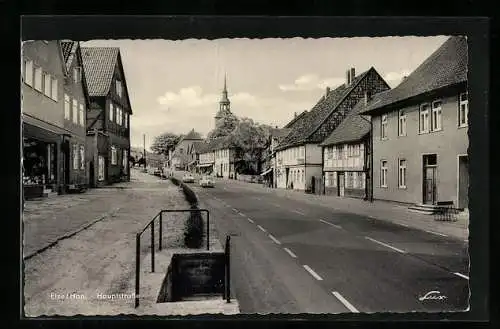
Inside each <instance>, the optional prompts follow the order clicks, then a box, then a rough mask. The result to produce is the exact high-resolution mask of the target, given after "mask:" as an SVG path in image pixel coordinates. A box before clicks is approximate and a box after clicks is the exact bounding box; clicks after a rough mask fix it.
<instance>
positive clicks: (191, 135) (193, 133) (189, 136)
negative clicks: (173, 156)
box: [180, 128, 203, 141]
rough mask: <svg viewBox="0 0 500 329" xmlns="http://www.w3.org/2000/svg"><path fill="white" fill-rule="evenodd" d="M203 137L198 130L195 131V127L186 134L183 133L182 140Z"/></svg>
mask: <svg viewBox="0 0 500 329" xmlns="http://www.w3.org/2000/svg"><path fill="white" fill-rule="evenodd" d="M202 139H203V138H201V135H200V133H197V132H196V131H194V128H193V129H191V131H190V132H188V133H187V134H186V135H182V137H181V138H180V141H183V140H202Z"/></svg>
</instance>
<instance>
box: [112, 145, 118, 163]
mask: <svg viewBox="0 0 500 329" xmlns="http://www.w3.org/2000/svg"><path fill="white" fill-rule="evenodd" d="M117 160H118V159H117V153H116V146H111V164H112V165H116V163H117Z"/></svg>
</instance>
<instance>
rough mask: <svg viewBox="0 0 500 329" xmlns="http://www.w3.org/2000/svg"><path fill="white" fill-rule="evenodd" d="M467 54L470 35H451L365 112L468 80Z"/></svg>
mask: <svg viewBox="0 0 500 329" xmlns="http://www.w3.org/2000/svg"><path fill="white" fill-rule="evenodd" d="M467 57H468V55H467V40H466V38H465V37H462V36H453V37H450V38H449V39H448V40H446V41H445V43H443V45H442V46H441V47H439V48H438V49H437V50H436V51H435V52H434V53H432V54H431V55H430V56H429V57H428V58H427V59H426V60H425V61H424V62H423V63H422V64H420V66H418V67H417V68H416V69H415V70H414V71H413V72H412V73H411V74H410V75H409V76H408V77H407V78H406V79H404V80H403V81H402V82H401V83H400V84H399V85H398V86H396V87H395V88H394V89H391V90H390V91H389V92H387V93H385V95H384V97H382V98H380V99H379V100H378V101H372V102H370V104H369V106H368V107H367V108H366V109H365V111H364V113H368V112H371V111H374V110H377V109H382V108H383V107H386V106H387V105H391V104H394V103H396V102H399V101H403V100H406V99H409V98H412V97H415V96H418V95H421V94H425V93H427V92H430V91H432V90H436V89H439V88H443V87H447V86H451V85H455V84H458V83H462V82H466V81H467V59H468V58H467Z"/></svg>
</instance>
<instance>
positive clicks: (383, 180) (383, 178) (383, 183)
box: [380, 160, 387, 187]
mask: <svg viewBox="0 0 500 329" xmlns="http://www.w3.org/2000/svg"><path fill="white" fill-rule="evenodd" d="M380 186H381V187H387V161H386V160H382V161H381V165H380Z"/></svg>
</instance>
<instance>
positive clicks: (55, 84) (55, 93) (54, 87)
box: [51, 78, 58, 102]
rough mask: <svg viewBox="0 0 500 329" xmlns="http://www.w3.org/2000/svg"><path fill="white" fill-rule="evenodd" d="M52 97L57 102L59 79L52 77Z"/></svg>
mask: <svg viewBox="0 0 500 329" xmlns="http://www.w3.org/2000/svg"><path fill="white" fill-rule="evenodd" d="M51 94H52V99H53V100H55V101H56V102H57V100H58V99H57V79H55V78H52V93H51Z"/></svg>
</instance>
